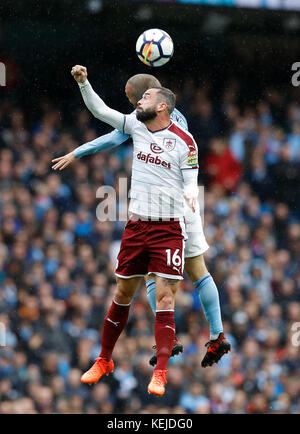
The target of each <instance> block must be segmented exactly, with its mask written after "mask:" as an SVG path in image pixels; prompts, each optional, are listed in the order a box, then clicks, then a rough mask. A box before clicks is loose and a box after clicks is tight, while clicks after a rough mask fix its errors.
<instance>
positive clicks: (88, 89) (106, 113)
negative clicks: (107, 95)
mask: <svg viewBox="0 0 300 434" xmlns="http://www.w3.org/2000/svg"><path fill="white" fill-rule="evenodd" d="M78 86H79V88H80V91H81V94H82V97H83V100H84V102H85V105H86V106H87V108H88V109H89V110H90V112H91V113H92V114H93V115H94V116H95V117H96V118H98V119H100V120H101V121H103V122H106V123H107V124H109V125H111V126H112V127H114V128H116V129H117V130H122V128H123V124H124V119H125V115H123V114H122V113H120V112H118V111H117V110H113V109H112V108H110V107H108V106H107V105H106V104H105V102H104V101H103V100H102V99H101V98H100V96H99V95H97V94H96V92H95V91H94V90H93V88H92V86H91V84H90V82H89V81H88V80H85V81H84V82H83V83H78Z"/></svg>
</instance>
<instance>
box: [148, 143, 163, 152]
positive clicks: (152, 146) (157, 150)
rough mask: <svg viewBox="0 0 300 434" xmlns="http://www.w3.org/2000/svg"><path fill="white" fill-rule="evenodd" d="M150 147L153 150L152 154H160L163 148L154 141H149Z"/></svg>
mask: <svg viewBox="0 0 300 434" xmlns="http://www.w3.org/2000/svg"><path fill="white" fill-rule="evenodd" d="M150 149H151V151H152V152H154V154H161V153H162V152H164V150H163V149H161V147H160V146H158V145H157V144H156V143H151V145H150Z"/></svg>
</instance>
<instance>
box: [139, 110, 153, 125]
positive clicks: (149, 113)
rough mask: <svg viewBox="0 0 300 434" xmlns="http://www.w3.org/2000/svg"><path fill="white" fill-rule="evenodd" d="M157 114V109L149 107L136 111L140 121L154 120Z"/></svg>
mask: <svg viewBox="0 0 300 434" xmlns="http://www.w3.org/2000/svg"><path fill="white" fill-rule="evenodd" d="M156 116H157V113H156V111H155V110H153V109H148V110H141V111H138V110H137V111H136V118H137V120H138V121H140V122H143V123H145V122H148V121H152V120H153V119H155V118H156Z"/></svg>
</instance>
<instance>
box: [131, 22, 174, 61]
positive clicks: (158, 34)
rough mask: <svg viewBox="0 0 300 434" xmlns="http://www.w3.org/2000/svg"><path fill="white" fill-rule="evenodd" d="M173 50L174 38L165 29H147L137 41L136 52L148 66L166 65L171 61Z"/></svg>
mask: <svg viewBox="0 0 300 434" xmlns="http://www.w3.org/2000/svg"><path fill="white" fill-rule="evenodd" d="M173 52H174V45H173V41H172V38H171V36H170V35H168V33H167V32H165V31H164V30H160V29H150V30H146V31H145V32H144V33H142V34H141V35H140V36H139V37H138V40H137V41H136V54H137V55H138V58H139V59H140V60H141V61H142V62H143V63H145V65H148V66H162V65H164V64H165V63H167V62H169V60H170V59H171V57H172V56H173Z"/></svg>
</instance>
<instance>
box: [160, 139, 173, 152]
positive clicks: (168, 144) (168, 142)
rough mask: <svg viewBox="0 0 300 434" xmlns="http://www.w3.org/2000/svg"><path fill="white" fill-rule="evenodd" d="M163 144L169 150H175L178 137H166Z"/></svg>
mask: <svg viewBox="0 0 300 434" xmlns="http://www.w3.org/2000/svg"><path fill="white" fill-rule="evenodd" d="M163 145H164V147H165V148H166V150H167V151H173V149H175V145H176V139H164V142H163Z"/></svg>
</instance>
